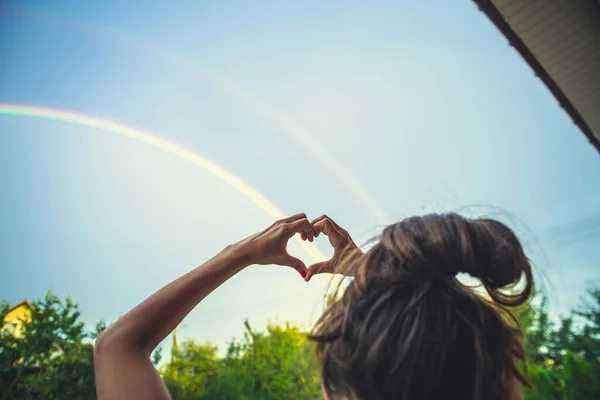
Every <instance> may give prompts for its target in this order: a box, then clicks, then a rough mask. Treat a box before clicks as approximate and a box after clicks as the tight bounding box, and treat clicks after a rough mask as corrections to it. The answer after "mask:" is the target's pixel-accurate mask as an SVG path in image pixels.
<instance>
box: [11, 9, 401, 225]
mask: <svg viewBox="0 0 600 400" xmlns="http://www.w3.org/2000/svg"><path fill="white" fill-rule="evenodd" d="M11 9H13V10H15V11H21V12H25V13H27V14H28V15H29V16H34V17H35V16H37V17H42V18H45V19H46V20H49V21H55V22H59V23H62V24H65V25H67V26H70V27H74V28H77V29H80V30H83V31H84V32H87V33H91V34H95V35H98V36H100V37H107V38H109V39H111V40H114V41H115V42H118V43H120V44H125V45H127V46H129V47H131V48H133V49H136V50H138V51H142V52H144V53H146V54H149V55H151V56H152V57H155V58H158V59H161V60H163V61H165V62H167V63H170V64H171V65H173V66H175V67H176V68H178V69H179V70H181V71H184V72H185V73H187V74H189V75H190V76H192V77H194V78H196V79H201V80H203V81H207V82H209V83H211V84H212V85H214V86H215V87H217V88H218V89H219V90H221V91H222V92H223V93H226V94H227V95H229V96H230V97H231V98H232V99H234V100H235V101H237V102H238V103H240V104H242V105H243V106H245V107H247V108H248V109H249V110H252V111H253V112H254V113H256V114H257V115H259V116H261V117H262V118H264V119H266V120H267V121H269V122H270V123H272V124H273V125H275V126H277V127H278V128H279V129H280V130H281V132H282V133H283V134H285V135H287V136H288V137H290V138H292V139H293V140H295V141H296V142H298V143H299V144H300V145H302V146H303V147H304V148H305V149H306V150H308V151H309V152H310V153H311V154H312V155H313V156H315V157H316V158H317V159H318V160H319V161H320V162H321V163H323V164H324V165H326V167H327V170H328V171H331V172H332V173H333V174H334V175H335V176H336V177H337V178H338V179H339V180H340V181H341V182H342V183H343V184H344V185H345V186H346V187H347V188H348V189H349V190H350V192H352V194H353V195H354V196H355V197H356V198H357V199H360V201H361V203H362V204H363V205H364V206H365V207H366V208H367V209H368V210H369V212H370V213H371V214H373V215H374V216H375V217H376V218H377V221H378V223H388V222H389V220H388V217H387V216H386V214H385V212H384V211H383V209H382V207H381V206H380V205H379V204H378V202H377V201H376V200H375V198H373V196H372V195H371V194H370V193H369V191H368V190H366V189H365V187H364V186H363V185H362V183H361V182H360V181H359V180H358V179H357V178H356V177H355V176H354V175H352V173H351V172H350V171H348V169H347V168H345V167H344V166H343V165H342V164H341V163H340V162H339V161H338V160H337V159H336V158H335V157H334V156H332V155H331V154H330V153H329V152H328V151H326V150H325V149H324V148H323V146H321V145H320V144H319V143H318V142H316V141H315V140H314V139H312V135H311V134H309V133H308V131H307V130H306V129H305V128H303V127H301V126H300V125H298V124H297V123H296V122H294V121H293V120H292V119H291V118H290V117H288V116H286V115H285V114H283V113H282V112H280V111H278V110H276V109H275V108H273V107H272V106H271V105H270V104H267V103H266V102H264V101H263V100H261V99H259V98H258V97H257V96H255V95H254V94H252V93H251V92H249V91H248V90H246V89H244V88H243V87H241V86H239V85H238V84H236V83H234V82H232V81H231V80H229V79H226V78H225V77H224V76H222V75H220V74H217V73H215V72H214V71H210V70H207V69H205V68H201V67H199V66H198V65H196V64H195V63H194V62H192V61H190V60H187V59H185V58H182V57H178V56H177V55H175V54H173V53H172V52H169V51H167V50H165V49H163V48H160V47H157V46H155V45H153V44H151V43H148V42H145V41H143V40H140V39H138V38H136V37H134V36H132V35H130V34H128V33H126V32H124V31H122V30H120V29H117V28H114V27H109V26H104V25H99V24H96V23H93V22H91V21H84V20H78V19H75V18H73V17H69V16H66V15H62V14H57V13H53V12H51V11H49V10H44V9H39V8H38V7H36V8H32V7H30V6H24V5H22V4H19V5H15V4H13V5H11Z"/></svg>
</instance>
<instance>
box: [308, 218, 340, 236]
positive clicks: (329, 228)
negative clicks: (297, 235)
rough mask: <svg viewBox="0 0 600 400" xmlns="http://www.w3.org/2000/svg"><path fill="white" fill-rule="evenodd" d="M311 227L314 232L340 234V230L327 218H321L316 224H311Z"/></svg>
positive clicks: (331, 234)
mask: <svg viewBox="0 0 600 400" xmlns="http://www.w3.org/2000/svg"><path fill="white" fill-rule="evenodd" d="M313 228H314V230H315V232H319V233H321V232H323V233H324V234H325V235H327V236H333V237H339V236H342V234H341V232H339V231H338V230H337V228H336V227H335V225H334V224H333V223H332V222H331V220H330V219H329V218H325V219H322V220H321V221H318V222H317V223H316V224H313Z"/></svg>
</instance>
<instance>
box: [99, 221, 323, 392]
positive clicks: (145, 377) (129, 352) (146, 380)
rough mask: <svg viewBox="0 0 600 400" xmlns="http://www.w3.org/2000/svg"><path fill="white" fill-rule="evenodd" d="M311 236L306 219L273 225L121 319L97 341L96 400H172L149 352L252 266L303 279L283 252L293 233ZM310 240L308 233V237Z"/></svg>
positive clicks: (301, 265)
mask: <svg viewBox="0 0 600 400" xmlns="http://www.w3.org/2000/svg"><path fill="white" fill-rule="evenodd" d="M307 231H310V232H312V226H311V225H310V222H309V221H308V220H307V219H306V216H305V215H304V214H298V215H294V216H292V217H290V218H287V219H284V220H281V221H277V222H276V223H275V224H273V225H272V226H270V227H269V228H267V229H266V230H264V231H263V232H260V233H258V234H256V235H253V236H251V237H249V238H247V239H245V240H243V241H241V242H239V243H236V244H234V245H231V246H228V247H227V248H225V249H224V250H223V251H222V252H220V253H219V254H218V255H216V256H215V257H214V258H212V259H211V260H209V261H208V262H206V263H205V264H203V265H201V266H200V267H198V268H196V269H194V270H192V271H191V272H189V273H187V274H185V275H183V276H182V277H180V278H178V279H176V280H175V281H173V282H171V283H170V284H168V285H167V286H165V287H163V288H162V289H160V290H159V291H158V292H156V293H154V294H153V295H152V296H150V297H149V298H148V299H146V300H145V301H144V302H142V303H141V304H139V305H138V306H137V307H135V308H134V309H133V310H131V311H130V312H129V313H127V314H126V315H125V316H123V317H122V318H120V319H119V320H118V321H117V322H116V323H114V324H113V325H112V326H111V327H110V328H109V329H107V330H106V331H105V332H103V333H102V334H101V335H100V337H99V338H98V340H97V342H96V345H95V348H94V375H95V379H96V391H97V395H98V400H109V399H110V400H120V399H128V400H136V399H144V400H146V399H156V400H163V399H164V400H167V399H170V396H169V394H168V391H167V389H166V386H165V385H164V383H163V381H162V379H161V378H160V376H159V375H158V372H157V371H156V369H155V368H154V366H153V365H152V363H151V362H150V354H151V353H152V350H153V349H154V348H155V347H156V346H157V345H158V344H159V343H160V342H161V341H162V340H163V339H164V338H165V337H166V336H167V335H168V334H169V333H170V332H171V331H173V329H175V327H176V326H177V325H178V324H179V323H180V322H181V321H182V320H183V318H184V317H185V316H186V315H187V314H188V313H189V312H190V311H191V310H192V309H193V308H194V307H195V306H196V305H197V304H198V303H199V302H200V301H202V299H204V298H205V297H206V296H207V295H209V294H210V293H211V292H212V291H213V290H215V289H216V288H217V287H219V286H220V285H221V284H223V283H224V282H225V281H226V280H227V279H229V278H231V277H232V276H233V275H235V274H236V273H238V272H240V271H241V270H242V269H244V268H245V267H247V266H249V265H251V264H277V265H287V266H291V267H292V268H294V269H296V270H297V271H298V272H299V273H300V274H301V275H302V276H305V275H306V266H305V265H304V263H303V262H302V261H300V260H298V259H297V258H294V257H292V256H290V255H289V254H288V253H287V251H286V245H287V242H288V240H289V239H290V238H291V237H292V236H294V234H295V233H300V232H305V234H306V232H307ZM311 234H312V233H311Z"/></svg>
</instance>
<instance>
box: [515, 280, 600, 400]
mask: <svg viewBox="0 0 600 400" xmlns="http://www.w3.org/2000/svg"><path fill="white" fill-rule="evenodd" d="M518 318H519V320H520V322H521V324H522V326H523V328H524V330H525V332H526V340H525V345H526V348H525V350H526V354H527V357H528V362H529V371H528V372H529V377H530V380H531V382H532V384H533V386H534V389H533V390H532V389H525V390H524V391H523V395H524V396H523V397H524V399H525V400H538V399H539V400H542V399H544V400H545V399H553V400H554V399H555V400H573V399H577V400H592V399H600V289H597V288H595V289H592V290H590V291H589V292H588V300H587V301H586V302H584V304H583V305H582V306H580V307H578V308H577V309H575V310H573V312H572V313H571V315H569V316H568V317H566V318H562V319H561V320H560V321H558V323H553V322H552V320H551V318H550V316H549V313H548V308H547V302H546V301H545V299H542V302H541V304H540V305H539V306H537V307H535V306H531V305H530V306H528V307H526V308H525V309H523V310H520V312H519V313H518Z"/></svg>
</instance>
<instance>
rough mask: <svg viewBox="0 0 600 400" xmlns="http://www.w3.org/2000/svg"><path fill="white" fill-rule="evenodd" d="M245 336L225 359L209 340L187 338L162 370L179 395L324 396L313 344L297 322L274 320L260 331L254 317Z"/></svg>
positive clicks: (237, 399) (244, 399)
mask: <svg viewBox="0 0 600 400" xmlns="http://www.w3.org/2000/svg"><path fill="white" fill-rule="evenodd" d="M244 326H245V332H244V335H243V337H242V339H241V340H233V341H232V342H231V343H230V344H229V346H228V349H227V353H226V355H225V356H224V357H223V358H220V359H219V358H217V348H216V347H214V346H212V345H211V344H209V343H206V344H199V343H196V342H194V341H191V340H187V341H185V342H183V344H182V346H181V347H180V349H178V350H177V351H176V352H174V354H173V355H172V359H171V361H170V362H169V363H168V364H167V365H166V366H165V367H164V368H163V369H161V374H162V376H163V377H164V379H165V382H166V384H167V387H168V388H169V390H170V393H171V396H173V399H174V400H187V399H206V400H217V399H218V400H262V399H273V400H278V399H298V400H312V399H321V398H322V395H321V391H320V378H319V369H318V367H317V365H316V362H315V359H314V357H313V346H312V345H310V344H309V343H308V342H307V341H306V338H305V334H304V333H303V332H302V331H301V330H300V329H299V328H297V327H294V326H291V325H289V324H286V325H284V326H279V325H273V324H271V325H269V326H267V329H266V331H265V332H257V331H254V330H253V329H252V328H251V327H250V324H249V323H248V321H246V322H245V324H244Z"/></svg>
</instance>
